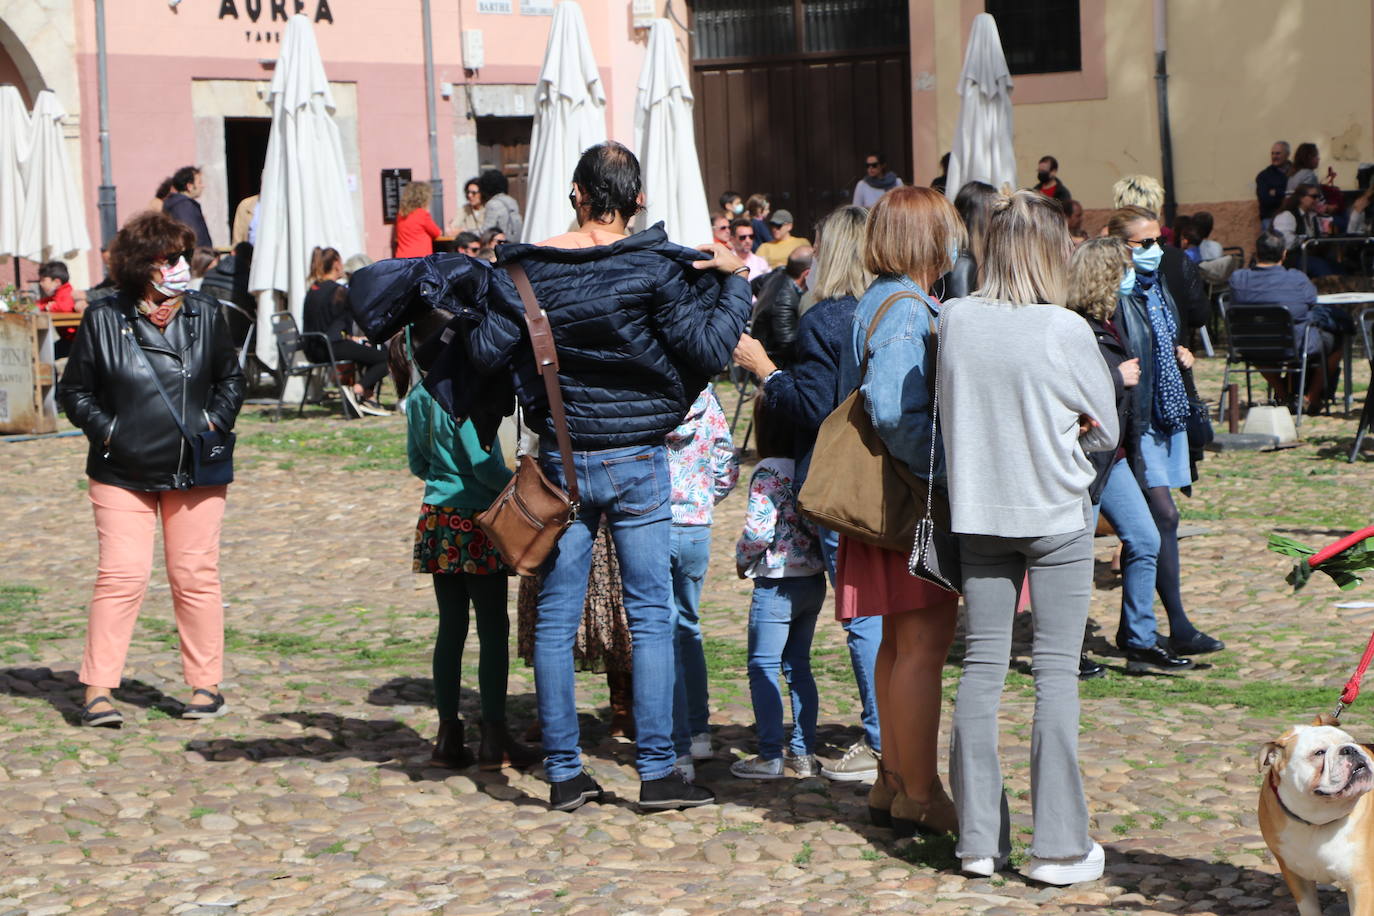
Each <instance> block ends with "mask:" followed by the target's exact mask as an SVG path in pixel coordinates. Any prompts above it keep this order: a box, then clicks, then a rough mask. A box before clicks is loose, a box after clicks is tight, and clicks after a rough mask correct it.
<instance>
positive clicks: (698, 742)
mask: <svg viewBox="0 0 1374 916" xmlns="http://www.w3.org/2000/svg"><path fill="white" fill-rule="evenodd" d="M714 756H716V755H715V752H714V751H713V750H711V733H710V732H699V733H697V734H695V735H693V736H692V759H693V760H710V759H711V758H712V757H714Z"/></svg>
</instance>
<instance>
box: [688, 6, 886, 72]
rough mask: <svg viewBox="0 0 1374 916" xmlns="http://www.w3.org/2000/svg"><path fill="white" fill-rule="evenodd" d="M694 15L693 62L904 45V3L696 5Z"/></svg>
mask: <svg viewBox="0 0 1374 916" xmlns="http://www.w3.org/2000/svg"><path fill="white" fill-rule="evenodd" d="M692 13H693V32H694V37H695V41H694V42H693V56H694V57H695V58H696V59H697V60H717V59H722V58H741V57H743V58H757V57H781V56H787V55H795V54H798V53H806V54H833V53H844V52H847V51H867V50H878V49H886V48H893V47H905V46H906V44H907V3H906V0H695V3H693V5H692ZM798 22H800V23H801V29H800V35H799V34H798V31H799V30H798V28H797V24H798ZM799 43H800V47H799V46H798V44H799Z"/></svg>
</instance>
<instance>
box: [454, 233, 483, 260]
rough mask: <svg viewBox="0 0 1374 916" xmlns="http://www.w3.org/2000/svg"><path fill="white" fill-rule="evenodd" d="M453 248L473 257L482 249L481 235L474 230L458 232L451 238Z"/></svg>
mask: <svg viewBox="0 0 1374 916" xmlns="http://www.w3.org/2000/svg"><path fill="white" fill-rule="evenodd" d="M453 250H454V251H460V252H462V253H463V254H465V255H469V256H470V257H474V258H475V257H477V255H478V254H479V253H480V252H481V251H482V237H481V236H479V235H478V234H477V233H475V232H460V233H458V235H457V236H456V237H455V238H454V240H453Z"/></svg>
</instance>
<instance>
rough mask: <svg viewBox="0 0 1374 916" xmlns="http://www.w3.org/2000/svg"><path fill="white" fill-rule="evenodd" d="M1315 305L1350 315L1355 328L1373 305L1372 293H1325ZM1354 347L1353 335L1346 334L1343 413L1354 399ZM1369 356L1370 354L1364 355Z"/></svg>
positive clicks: (1342, 371) (1342, 368) (1342, 372)
mask: <svg viewBox="0 0 1374 916" xmlns="http://www.w3.org/2000/svg"><path fill="white" fill-rule="evenodd" d="M1317 305H1332V306H1335V307H1336V308H1339V309H1343V310H1344V311H1346V312H1349V313H1350V317H1351V318H1352V319H1354V321H1355V326H1356V327H1357V328H1358V327H1359V325H1360V313H1361V312H1363V311H1364V310H1365V309H1367V308H1369V307H1370V306H1371V305H1374V293H1327V294H1326V295H1325V296H1318V297H1317ZM1354 347H1355V335H1354V334H1348V335H1346V338H1345V351H1344V353H1342V354H1341V360H1342V362H1341V377H1342V379H1343V380H1344V392H1345V412H1346V413H1350V409H1351V406H1352V404H1353V403H1354V398H1353V396H1352V394H1351V392H1350V373H1351V363H1352V362H1353V361H1354V359H1353V356H1352V354H1353V352H1354ZM1365 355H1366V356H1369V355H1370V354H1365Z"/></svg>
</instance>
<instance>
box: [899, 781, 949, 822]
mask: <svg viewBox="0 0 1374 916" xmlns="http://www.w3.org/2000/svg"><path fill="white" fill-rule="evenodd" d="M892 829H893V832H894V833H896V834H897V836H911V835H912V834H913V833H915V832H916V831H917V830H919V831H921V832H922V833H934V834H944V833H958V832H959V815H958V813H957V812H956V811H955V810H954V802H953V801H952V800H951V799H950V797H949V796H948V795H946V794H945V787H944V784H942V783H941V782H940V777H939V776H936V777H935V778H934V779H933V780H932V781H931V783H930V797H929V799H927V800H926V801H925V802H918V801H915V800H913V799H911V798H908V797H907V796H905V795H901V794H899V795H898V796H897V798H896V800H895V801H893V803H892ZM903 830H909V831H910V832H908V833H902V832H901V831H903Z"/></svg>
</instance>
